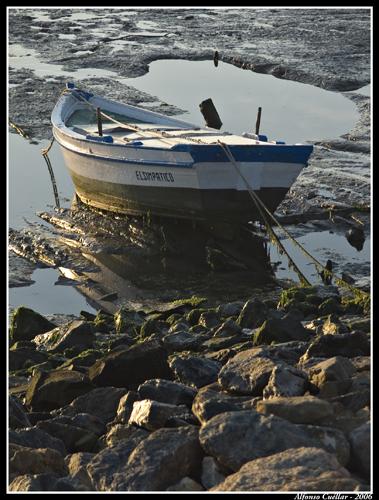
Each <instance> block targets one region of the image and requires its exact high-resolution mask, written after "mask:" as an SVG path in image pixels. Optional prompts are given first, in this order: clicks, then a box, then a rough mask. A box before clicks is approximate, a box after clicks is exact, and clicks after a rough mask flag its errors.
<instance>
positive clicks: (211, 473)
mask: <svg viewBox="0 0 379 500" xmlns="http://www.w3.org/2000/svg"><path fill="white" fill-rule="evenodd" d="M224 479H225V475H224V474H223V473H222V471H221V468H220V466H219V465H218V463H217V462H216V460H215V459H214V458H213V457H204V458H203V461H202V463H201V484H202V485H203V486H204V488H205V489H207V490H209V489H211V488H213V486H216V485H217V484H220V483H222V482H223V481H224Z"/></svg>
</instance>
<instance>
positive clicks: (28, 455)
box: [9, 446, 68, 476]
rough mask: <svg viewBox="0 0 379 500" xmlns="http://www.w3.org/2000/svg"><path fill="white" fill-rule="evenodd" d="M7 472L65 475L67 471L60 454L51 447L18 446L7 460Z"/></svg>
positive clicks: (14, 474)
mask: <svg viewBox="0 0 379 500" xmlns="http://www.w3.org/2000/svg"><path fill="white" fill-rule="evenodd" d="M9 472H10V474H11V475H12V476H20V475H22V474H43V473H47V472H52V473H54V474H57V475H58V476H65V475H66V474H67V472H68V470H67V467H66V464H65V462H64V459H63V457H62V455H61V454H60V453H59V452H58V451H56V450H54V449H51V448H27V447H23V446H22V447H20V448H19V449H18V450H16V451H15V453H14V454H13V456H12V458H11V459H10V460H9Z"/></svg>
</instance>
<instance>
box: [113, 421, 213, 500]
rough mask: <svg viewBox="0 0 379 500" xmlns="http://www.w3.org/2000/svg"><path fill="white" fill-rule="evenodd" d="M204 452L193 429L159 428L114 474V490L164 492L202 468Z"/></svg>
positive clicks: (196, 432) (195, 430)
mask: <svg viewBox="0 0 379 500" xmlns="http://www.w3.org/2000/svg"><path fill="white" fill-rule="evenodd" d="M202 455H203V453H202V450H201V447H200V444H199V440H198V431H197V429H195V428H193V427H180V428H177V429H159V430H157V431H155V432H153V433H152V434H150V436H149V437H147V438H146V439H144V440H143V441H142V442H141V443H140V444H139V445H138V446H137V447H136V448H135V449H134V451H133V452H132V453H131V455H130V457H129V459H128V461H127V464H126V467H124V468H122V469H119V473H118V474H115V475H114V479H113V482H112V485H111V489H112V491H164V490H166V488H168V487H169V486H170V485H172V484H175V483H176V482H178V481H180V480H181V479H182V478H183V477H186V476H189V477H192V476H193V475H194V474H195V473H196V472H197V471H198V469H199V464H200V463H201V459H202Z"/></svg>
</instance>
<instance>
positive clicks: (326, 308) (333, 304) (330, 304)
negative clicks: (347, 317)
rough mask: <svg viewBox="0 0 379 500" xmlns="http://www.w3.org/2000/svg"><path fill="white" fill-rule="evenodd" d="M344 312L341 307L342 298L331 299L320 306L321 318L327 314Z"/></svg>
mask: <svg viewBox="0 0 379 500" xmlns="http://www.w3.org/2000/svg"><path fill="white" fill-rule="evenodd" d="M341 311H342V307H341V299H340V297H338V298H336V297H330V298H328V299H326V300H324V301H323V302H322V303H321V304H320V305H319V306H318V312H319V314H320V316H324V315H326V314H333V313H340V312H341Z"/></svg>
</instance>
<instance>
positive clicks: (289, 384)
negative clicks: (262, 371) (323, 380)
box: [263, 364, 308, 399]
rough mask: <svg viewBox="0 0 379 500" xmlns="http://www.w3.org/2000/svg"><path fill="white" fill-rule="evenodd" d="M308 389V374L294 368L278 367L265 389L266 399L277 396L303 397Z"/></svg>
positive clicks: (273, 371) (275, 368)
mask: <svg viewBox="0 0 379 500" xmlns="http://www.w3.org/2000/svg"><path fill="white" fill-rule="evenodd" d="M307 388H308V377H307V374H306V373H305V372H303V371H301V370H299V369H297V368H294V367H293V366H288V365H284V364H283V365H277V366H275V367H274V369H273V370H272V372H271V375H270V378H269V381H268V383H267V385H266V387H265V388H264V389H263V397H264V398H265V399H267V398H271V397H277V396H287V397H291V396H302V395H303V394H304V393H305V391H306V390H307Z"/></svg>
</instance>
